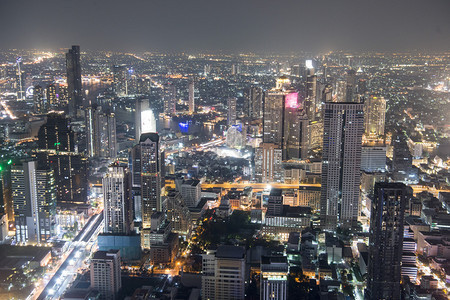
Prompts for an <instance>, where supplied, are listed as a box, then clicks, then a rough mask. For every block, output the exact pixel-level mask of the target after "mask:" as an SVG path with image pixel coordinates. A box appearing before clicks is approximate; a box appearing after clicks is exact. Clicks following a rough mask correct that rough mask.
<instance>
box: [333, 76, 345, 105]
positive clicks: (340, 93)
mask: <svg viewBox="0 0 450 300" xmlns="http://www.w3.org/2000/svg"><path fill="white" fill-rule="evenodd" d="M334 90H335V95H334V100H335V102H345V101H347V81H346V80H343V79H342V78H339V79H338V80H336V88H335V89H334Z"/></svg>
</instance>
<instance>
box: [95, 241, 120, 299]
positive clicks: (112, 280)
mask: <svg viewBox="0 0 450 300" xmlns="http://www.w3.org/2000/svg"><path fill="white" fill-rule="evenodd" d="M120 264H121V259H120V251H119V250H110V251H97V252H95V253H94V255H93V256H92V259H91V267H90V270H91V287H92V288H93V289H95V290H97V291H99V292H100V299H102V300H116V299H118V298H117V296H118V295H117V294H118V292H119V290H120V289H121V287H122V278H121V270H120Z"/></svg>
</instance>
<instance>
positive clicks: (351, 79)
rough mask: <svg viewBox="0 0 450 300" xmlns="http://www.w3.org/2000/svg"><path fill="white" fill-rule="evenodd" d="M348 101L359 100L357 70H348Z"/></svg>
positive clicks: (346, 94)
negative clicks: (357, 94) (357, 95)
mask: <svg viewBox="0 0 450 300" xmlns="http://www.w3.org/2000/svg"><path fill="white" fill-rule="evenodd" d="M345 96H346V101H347V102H359V100H358V99H355V98H356V71H355V70H353V69H350V70H348V71H347V87H346V93H345Z"/></svg>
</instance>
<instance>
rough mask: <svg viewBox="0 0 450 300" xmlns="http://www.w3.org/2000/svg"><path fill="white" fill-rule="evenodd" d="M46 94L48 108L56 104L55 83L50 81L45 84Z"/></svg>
mask: <svg viewBox="0 0 450 300" xmlns="http://www.w3.org/2000/svg"><path fill="white" fill-rule="evenodd" d="M46 95H47V106H48V108H53V107H56V106H57V105H58V103H57V99H56V86H55V84H53V83H51V84H49V85H48V86H47V89H46Z"/></svg>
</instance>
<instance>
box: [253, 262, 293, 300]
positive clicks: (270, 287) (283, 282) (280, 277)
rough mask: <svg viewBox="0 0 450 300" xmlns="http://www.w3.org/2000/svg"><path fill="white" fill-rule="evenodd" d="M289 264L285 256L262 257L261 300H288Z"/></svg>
mask: <svg viewBox="0 0 450 300" xmlns="http://www.w3.org/2000/svg"><path fill="white" fill-rule="evenodd" d="M288 274H289V264H288V262H287V258H286V257H285V256H262V257H261V293H260V294H261V298H260V299H261V300H274V299H276V300H285V299H287V289H288V284H287V278H288Z"/></svg>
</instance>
